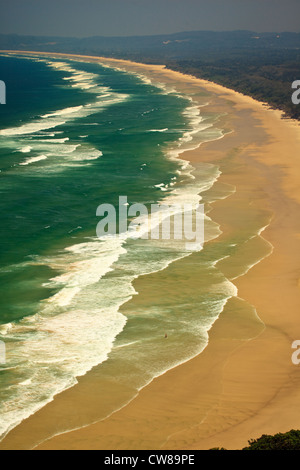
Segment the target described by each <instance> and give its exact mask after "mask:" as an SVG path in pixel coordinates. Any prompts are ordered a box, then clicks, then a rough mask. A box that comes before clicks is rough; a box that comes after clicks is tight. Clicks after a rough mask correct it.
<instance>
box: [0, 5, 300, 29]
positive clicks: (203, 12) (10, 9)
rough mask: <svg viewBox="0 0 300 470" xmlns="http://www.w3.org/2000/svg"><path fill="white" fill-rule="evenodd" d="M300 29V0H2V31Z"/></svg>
mask: <svg viewBox="0 0 300 470" xmlns="http://www.w3.org/2000/svg"><path fill="white" fill-rule="evenodd" d="M234 29H249V30H253V31H258V32H262V31H266V32H267V31H278V32H282V31H296V32H300V0H0V32H1V33H17V34H32V35H46V36H55V35H57V36H78V37H82V36H96V35H97V36H130V35H146V34H161V33H174V32H180V31H194V30H218V31H225V30H234Z"/></svg>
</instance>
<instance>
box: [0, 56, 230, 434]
mask: <svg viewBox="0 0 300 470" xmlns="http://www.w3.org/2000/svg"><path fill="white" fill-rule="evenodd" d="M0 79H1V80H4V81H5V83H6V87H7V104H6V105H1V107H0V191H1V198H0V206H1V218H2V221H1V230H0V260H1V261H0V341H2V342H3V343H4V344H5V347H6V363H5V364H0V436H2V438H3V437H4V436H5V435H6V434H7V432H8V431H9V430H11V429H12V428H14V427H15V426H17V425H18V424H19V423H20V422H21V421H22V420H24V419H25V418H27V417H29V416H30V415H31V414H33V413H35V412H36V411H37V410H39V409H40V408H41V407H43V406H44V405H45V404H47V403H49V402H50V401H51V400H53V397H54V396H55V395H57V394H58V393H60V392H62V391H63V390H66V389H68V388H69V387H71V386H73V385H75V384H76V383H77V378H78V377H80V376H83V375H85V374H86V373H87V372H88V371H90V370H91V369H92V368H94V367H95V366H98V367H99V366H100V369H99V370H100V373H101V364H103V366H105V375H106V376H107V374H111V377H112V380H114V381H118V382H119V383H120V384H123V386H124V389H125V388H126V387H130V390H132V395H134V393H136V392H137V391H138V390H139V389H140V388H142V387H144V386H145V385H146V384H147V383H149V382H151V380H153V378H154V377H157V376H159V375H161V374H163V373H164V372H166V371H167V370H169V369H171V368H173V367H175V366H176V365H178V364H181V363H183V362H185V361H187V360H189V359H191V358H192V357H194V356H195V355H197V354H199V353H200V352H201V351H202V350H203V349H204V348H205V346H206V345H207V342H208V331H209V329H210V328H211V326H212V324H213V323H214V322H215V321H216V319H217V318H218V317H219V315H220V313H221V312H222V310H223V309H224V306H225V305H226V303H227V301H228V299H229V298H231V297H234V296H236V294H237V291H236V288H235V286H234V285H233V284H232V282H230V281H229V280H228V279H226V278H225V276H224V275H222V273H221V272H220V271H218V270H217V269H216V263H217V261H218V260H220V259H223V257H226V256H228V253H230V250H232V249H233V248H232V247H233V246H234V245H232V246H231V245H230V244H228V246H226V247H224V246H223V247H222V249H219V251H218V250H216V251H215V252H214V253H213V254H212V252H211V249H210V251H209V250H206V248H205V247H206V245H205V244H204V248H203V249H202V247H198V248H194V249H190V248H188V247H187V246H186V244H185V243H183V241H182V240H175V239H173V240H169V241H166V240H146V239H141V238H135V239H134V238H130V237H129V236H128V234H126V233H124V234H123V235H124V236H122V237H117V238H113V237H110V236H107V237H103V238H101V239H99V238H98V237H97V236H96V227H97V224H98V222H99V217H97V215H96V211H97V207H98V206H99V205H100V204H111V205H113V206H114V207H117V206H118V203H119V197H120V196H126V197H127V199H128V204H129V205H132V204H144V205H146V206H150V205H151V204H160V203H163V204H182V205H183V204H197V203H199V202H201V200H202V196H201V194H202V193H203V194H204V193H205V194H207V191H208V190H209V189H211V188H212V187H213V185H214V184H215V182H216V181H217V180H218V178H219V176H220V174H221V173H220V169H219V168H218V166H216V165H211V164H206V163H203V164H199V165H198V167H197V169H196V170H195V169H194V168H193V167H192V166H191V165H190V164H189V163H188V162H186V161H184V160H182V159H181V158H180V155H181V153H183V152H184V151H186V150H189V149H193V148H197V147H198V146H199V145H200V144H201V142H205V141H210V140H216V139H220V138H222V137H223V131H222V130H221V129H219V128H218V127H217V125H216V122H217V119H218V115H216V114H214V113H212V112H209V113H206V107H207V96H203V103H202V105H201V106H199V103H195V102H194V101H193V97H191V96H185V95H184V94H182V93H181V94H180V93H178V92H177V91H176V90H174V89H171V88H168V86H166V85H164V84H162V83H155V82H152V81H151V80H149V79H148V78H146V77H144V76H143V75H142V74H139V73H128V72H127V71H124V70H121V69H120V68H113V67H108V66H104V65H101V64H97V63H89V62H83V61H79V60H71V59H67V58H66V59H65V58H63V59H62V58H59V59H58V58H55V57H53V58H51V57H42V56H41V57H36V56H30V55H27V56H24V55H23V56H18V55H5V54H3V55H2V56H0ZM198 101H199V98H198ZM229 193H230V191H229V192H228V194H229ZM228 194H223V195H222V197H226V195H228ZM213 197H214V196H213V195H212V200H213ZM205 202H206V203H209V202H210V201H209V200H208V199H207V196H206V200H205ZM220 233H221V232H220V228H219V226H218V225H217V224H216V223H214V222H213V221H212V220H211V219H210V217H209V215H208V214H206V215H205V241H208V240H212V239H214V238H216V237H218V236H219V234H220ZM195 251H196V252H198V253H200V254H201V257H199V263H198V265H197V270H198V272H197V275H198V276H199V279H201V282H200V284H199V289H198V290H197V291H196V292H195V291H191V290H184V289H180V283H181V281H182V279H181V278H180V272H176V262H177V261H178V260H182V259H185V258H186V259H188V257H190V256H191V255H192V254H195ZM170 266H173V270H174V273H173V274H174V277H173V278H172V281H170V278H169V279H167V278H166V279H165V281H164V283H162V285H161V286H155V289H157V290H156V291H155V290H153V289H154V287H153V286H152V289H150V286H149V297H147V296H144V297H143V298H141V299H140V300H139V295H138V292H137V291H136V290H135V287H134V284H135V281H136V280H137V279H139V278H142V276H145V275H149V274H151V273H156V272H159V271H161V272H164V270H165V269H166V268H167V267H170ZM187 272H188V271H186V272H185V276H187ZM192 274H194V273H189V275H190V276H192ZM185 281H187V282H188V279H185ZM176 285H178V290H176ZM170 292H173V295H170ZM140 297H141V296H140ZM132 298H134V299H136V300H137V302H136V304H135V307H134V308H132V307H128V306H129V305H130V303H128V302H129V301H130V299H132ZM166 337H167V341H166ZM110 364H111V368H110ZM100 399H101V397H100ZM126 399H127V400H128V396H126ZM122 404H123V402H120V403H117V402H116V403H114V407H115V409H118V408H119V407H120V406H121V405H122ZM110 411H111V412H112V411H113V409H112V410H110Z"/></svg>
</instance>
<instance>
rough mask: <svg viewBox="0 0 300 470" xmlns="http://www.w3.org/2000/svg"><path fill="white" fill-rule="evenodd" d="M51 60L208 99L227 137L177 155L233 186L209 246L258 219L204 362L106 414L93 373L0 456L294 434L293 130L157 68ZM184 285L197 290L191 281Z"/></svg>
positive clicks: (297, 373) (233, 96)
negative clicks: (209, 167)
mask: <svg viewBox="0 0 300 470" xmlns="http://www.w3.org/2000/svg"><path fill="white" fill-rule="evenodd" d="M1 52H4V51H1ZM5 52H7V51H5ZM11 52H14V51H11ZM28 52H30V51H27V53H28ZM30 53H33V52H30ZM33 54H35V53H33ZM36 54H37V55H43V54H42V53H36ZM44 55H47V54H44ZM49 55H51V56H53V57H70V58H75V59H80V60H86V61H98V62H101V63H104V64H107V65H112V66H115V67H120V68H122V69H125V70H129V71H134V72H138V73H142V74H144V75H145V76H147V77H149V78H150V79H152V80H153V81H156V82H162V83H165V84H167V85H170V86H172V87H174V88H176V90H178V91H179V92H184V93H188V94H191V93H195V98H194V99H195V100H197V96H196V95H197V93H198V92H199V90H202V91H203V92H204V93H205V92H208V95H209V102H210V104H209V106H210V109H211V110H214V111H217V112H219V113H220V115H222V116H221V117H220V119H219V122H218V123H217V127H220V128H223V129H227V130H228V131H230V133H228V134H226V135H225V137H224V138H223V139H220V140H218V141H213V142H207V143H204V144H202V145H201V146H200V147H199V148H198V149H196V150H193V151H190V152H186V153H185V154H184V155H183V156H182V157H183V158H185V159H187V160H188V161H190V162H191V163H192V165H193V166H194V167H195V168H196V169H197V165H198V164H199V163H201V162H208V163H214V164H217V165H218V166H219V167H220V170H221V171H222V175H221V177H220V178H219V180H218V182H217V183H216V185H217V187H218V188H219V189H220V194H221V193H222V191H223V190H224V188H225V187H226V188H234V191H232V194H231V195H230V196H229V197H226V198H222V197H220V198H219V199H217V200H216V201H215V202H213V204H211V210H210V213H209V216H210V217H211V218H212V219H213V220H214V221H215V222H217V223H218V224H219V225H220V228H221V230H222V234H221V236H220V237H219V239H218V240H213V241H211V242H210V243H219V242H220V240H222V239H223V240H225V239H226V238H227V237H229V236H230V234H231V233H232V232H233V231H234V230H236V229H237V228H239V225H241V224H246V223H247V220H248V219H249V218H250V217H253V218H254V217H260V218H261V220H262V221H264V222H262V223H261V225H260V226H261V228H262V230H261V233H260V234H258V235H256V236H253V238H252V239H251V240H250V242H249V243H247V245H246V244H245V246H244V250H243V252H241V253H237V254H236V257H235V258H234V257H232V258H231V259H224V260H222V261H220V262H219V263H218V268H219V269H220V270H221V271H222V272H223V273H224V275H225V276H226V277H228V279H230V280H231V281H232V282H233V283H234V284H235V286H236V287H237V288H238V297H235V298H232V299H231V300H230V301H229V302H228V303H227V305H226V307H225V309H224V311H223V313H222V314H221V316H220V318H219V319H218V320H217V321H216V322H215V324H214V325H213V327H212V329H211V330H210V332H209V344H208V346H207V347H206V349H205V350H204V351H203V353H202V354H200V355H199V356H198V357H196V358H194V359H192V360H191V361H189V362H186V363H185V364H182V365H180V366H179V367H177V368H175V369H172V370H170V371H169V372H167V373H166V374H165V375H163V376H160V377H158V378H157V379H155V380H154V381H153V382H152V383H150V384H149V385H148V386H147V387H145V388H144V389H142V390H141V391H140V392H139V393H138V395H137V396H136V397H135V398H134V399H133V400H131V398H130V397H131V395H130V393H131V391H130V390H128V393H127V391H124V390H122V393H123V396H124V406H123V407H122V408H121V409H120V410H119V411H116V412H114V413H111V412H110V413H107V410H106V409H103V410H102V409H101V406H103V403H111V408H112V409H113V400H114V397H116V396H118V394H120V390H119V389H118V384H117V383H110V382H103V379H101V377H99V373H98V371H97V368H95V369H94V370H92V371H91V372H90V373H88V374H87V375H86V376H84V377H82V378H80V379H79V380H78V382H79V383H78V385H76V386H75V387H73V388H71V389H69V390H67V391H65V392H63V393H62V394H60V395H58V396H57V397H55V399H54V401H53V402H52V403H50V404H48V405H47V406H46V407H44V408H43V409H41V410H40V411H39V412H37V413H36V414H35V415H33V416H31V417H30V418H28V419H27V420H25V421H24V422H23V423H21V424H20V425H19V426H18V427H17V428H15V429H14V430H13V431H11V432H10V433H9V434H8V435H7V437H6V438H5V439H4V440H3V441H2V442H1V443H0V449H33V448H35V449H39V450H45V449H105V450H110V449H112V450H114V449H116V450H117V449H120V450H127V449H128V450H129V449H134V450H137V449H151V450H152V449H168V450H171V449H182V450H183V449H199V450H202V449H210V448H213V447H225V448H227V449H241V448H242V447H244V446H246V445H247V442H248V440H249V439H254V438H258V437H260V436H261V435H262V434H265V433H267V434H274V433H277V432H286V431H289V430H290V429H299V428H300V411H299V406H298V403H299V399H300V365H299V366H296V365H294V364H293V363H292V360H291V355H292V352H293V350H292V343H293V341H295V340H298V339H299V340H300V322H299V321H298V318H299V316H300V289H299V287H300V218H299V213H300V189H299V188H300V184H299V183H300V160H299V158H298V157H299V155H300V126H299V123H297V122H295V121H292V120H288V119H282V115H281V113H280V112H279V111H276V110H271V109H269V108H268V107H267V106H266V105H265V104H263V103H259V102H257V101H255V100H253V99H252V98H250V97H247V96H244V95H241V94H240V93H237V92H234V91H232V90H229V89H226V88H224V87H222V86H219V85H216V84H213V83H211V82H207V81H205V80H200V79H197V78H194V77H191V76H187V75H184V74H181V73H179V72H173V71H170V70H167V69H166V68H164V67H163V66H159V65H157V66H156V65H144V64H136V63H133V62H129V61H121V60H116V59H107V58H97V57H88V56H85V57H83V56H66V55H64V54H54V53H53V54H49ZM241 260H243V263H242V264H243V266H241ZM194 263H195V264H196V257H189V258H186V259H185V260H181V261H179V262H176V263H173V264H172V265H171V266H170V267H169V268H168V269H167V270H165V271H163V272H160V273H155V274H152V275H150V276H145V277H144V278H140V279H138V280H137V281H136V283H135V289H136V290H137V291H138V292H139V296H138V297H143V296H145V295H147V289H149V285H150V286H152V287H153V286H156V285H161V283H162V282H165V280H166V279H168V277H170V278H172V276H174V277H176V274H177V273H178V272H180V271H181V270H182V269H184V270H186V271H189V270H190V271H191V273H195V272H196V271H195V269H194V268H195V264H194ZM245 266H246V268H245ZM247 266H248V267H247ZM189 284H190V287H191V288H193V289H197V284H198V280H197V275H196V274H194V275H192V276H191V278H190V280H189ZM136 301H138V300H137V299H133V300H132V301H131V302H136ZM126 308H127V306H125V311H126ZM128 308H129V307H128ZM131 308H132V306H131ZM100 396H101V400H100V399H99V397H100ZM100 401H101V403H100ZM126 402H129V403H128V404H127V405H126ZM107 409H108V410H109V407H108V408H107ZM95 410H97V413H95ZM101 413H102V414H103V415H104V417H103V418H102V419H101V420H99V416H100V415H101ZM105 416H107V417H106V418H105ZM90 423H93V424H90ZM67 431H69V432H67Z"/></svg>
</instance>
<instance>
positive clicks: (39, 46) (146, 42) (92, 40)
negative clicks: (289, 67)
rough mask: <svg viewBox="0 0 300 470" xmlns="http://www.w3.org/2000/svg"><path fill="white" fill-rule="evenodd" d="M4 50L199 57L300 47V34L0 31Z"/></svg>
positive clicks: (0, 42)
mask: <svg viewBox="0 0 300 470" xmlns="http://www.w3.org/2000/svg"><path fill="white" fill-rule="evenodd" d="M0 48H1V49H18V50H26V49H27V50H28V49H32V50H41V51H45V52H46V51H48V52H49V51H54V50H55V52H69V53H72V52H73V53H74V52H76V53H78V54H86V53H89V54H90V55H101V54H102V55H107V54H109V55H113V56H120V55H122V56H124V55H132V54H142V55H146V56H147V57H148V58H149V57H152V58H156V59H161V58H164V59H166V58H168V59H182V58H185V59H187V58H197V55H198V54H199V53H200V54H201V52H203V51H210V52H217V51H221V50H228V49H229V50H234V49H235V50H241V49H243V50H259V49H264V48H268V49H271V50H275V49H280V50H284V49H293V50H297V49H300V34H297V33H255V32H253V31H232V32H230V31H229V32H213V31H194V32H183V33H175V34H166V35H158V36H131V37H103V36H95V37H89V38H64V37H47V36H19V35H5V34H0Z"/></svg>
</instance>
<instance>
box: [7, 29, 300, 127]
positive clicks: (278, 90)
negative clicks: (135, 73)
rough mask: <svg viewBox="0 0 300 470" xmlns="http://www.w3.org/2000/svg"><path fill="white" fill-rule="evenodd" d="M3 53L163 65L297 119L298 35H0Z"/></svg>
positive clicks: (238, 33)
mask: <svg viewBox="0 0 300 470" xmlns="http://www.w3.org/2000/svg"><path fill="white" fill-rule="evenodd" d="M0 49H2V50H12V49H14V50H33V51H43V52H60V53H70V54H82V55H84V54H86V55H95V56H97V55H100V56H106V57H115V58H121V59H130V60H135V61H140V62H145V63H156V64H165V65H167V66H168V67H169V68H171V69H173V70H179V71H183V72H185V73H189V74H192V75H195V76H197V77H199V78H205V79H208V80H212V81H214V82H216V83H220V84H221V85H224V86H227V87H229V88H233V89H235V90H237V91H240V92H242V93H245V94H247V95H250V96H253V97H254V98H256V99H258V100H260V101H264V102H267V103H269V104H270V105H271V106H273V107H275V108H279V109H281V110H283V111H284V112H285V113H286V115H287V116H291V117H293V118H296V119H300V105H298V106H297V105H294V104H292V102H291V95H292V91H291V84H292V82H293V81H294V80H300V34H298V33H286V32H283V33H276V32H274V33H256V32H253V31H229V32H213V31H194V32H182V33H176V34H166V35H158V36H131V37H103V36H95V37H90V38H63V37H46V36H45V37H43V36H19V35H4V34H0Z"/></svg>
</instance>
